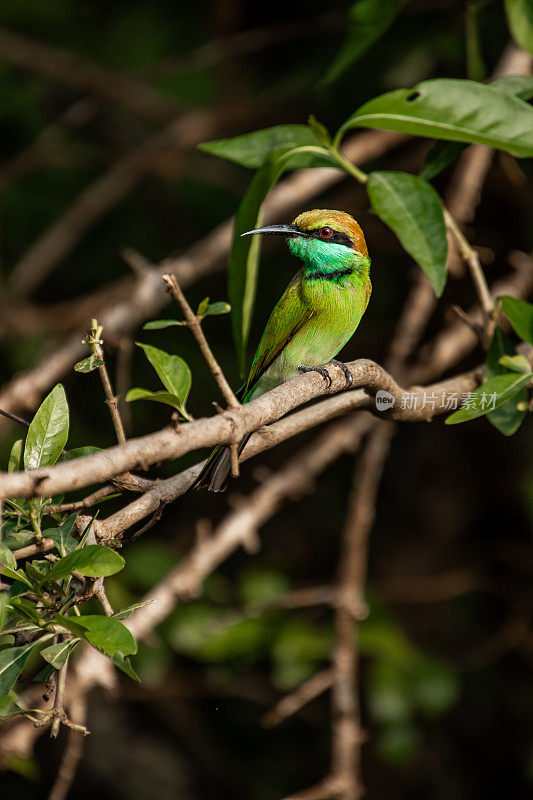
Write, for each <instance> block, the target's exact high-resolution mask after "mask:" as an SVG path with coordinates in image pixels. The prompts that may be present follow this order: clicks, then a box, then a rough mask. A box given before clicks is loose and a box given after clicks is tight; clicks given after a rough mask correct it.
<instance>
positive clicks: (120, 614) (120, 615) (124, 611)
mask: <svg viewBox="0 0 533 800" xmlns="http://www.w3.org/2000/svg"><path fill="white" fill-rule="evenodd" d="M152 603H153V600H144V601H143V602H140V603H132V604H131V606H126V608H121V609H120V611H115V613H114V614H112V615H111V616H112V617H113V619H128V617H131V615H132V614H133V612H134V611H137V609H138V608H143V607H144V606H149V605H151V604H152Z"/></svg>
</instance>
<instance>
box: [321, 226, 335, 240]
mask: <svg viewBox="0 0 533 800" xmlns="http://www.w3.org/2000/svg"><path fill="white" fill-rule="evenodd" d="M332 234H333V231H332V230H331V228H322V229H321V231H320V235H321V236H322V238H323V239H329V238H330V236H331V235H332Z"/></svg>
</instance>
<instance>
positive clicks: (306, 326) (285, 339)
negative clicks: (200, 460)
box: [195, 209, 372, 492]
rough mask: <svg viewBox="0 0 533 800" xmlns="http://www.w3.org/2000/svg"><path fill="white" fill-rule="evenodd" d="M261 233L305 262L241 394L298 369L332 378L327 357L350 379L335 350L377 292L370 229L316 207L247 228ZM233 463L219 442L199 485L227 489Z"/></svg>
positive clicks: (251, 395) (245, 397)
mask: <svg viewBox="0 0 533 800" xmlns="http://www.w3.org/2000/svg"><path fill="white" fill-rule="evenodd" d="M257 233H270V234H278V235H281V236H285V237H286V241H287V245H288V247H289V250H290V251H291V253H292V254H293V255H295V256H296V257H297V258H299V259H300V260H301V262H302V266H301V268H300V269H299V270H298V272H297V273H296V275H295V276H294V278H293V279H292V281H291V282H290V283H289V285H288V286H287V288H286V290H285V292H284V294H283V296H282V298H281V299H280V301H279V302H278V304H277V305H276V307H275V308H274V310H273V312H272V314H271V315H270V318H269V320H268V322H267V324H266V327H265V330H264V332H263V335H262V337H261V341H260V342H259V347H258V348H257V351H256V354H255V356H254V360H253V362H252V366H251V369H250V374H249V375H248V378H247V380H246V383H245V384H244V385H243V386H242V388H241V389H240V391H239V393H238V396H239V398H240V399H241V401H242V402H243V403H247V402H248V401H249V400H253V399H255V398H256V397H259V396H260V395H262V394H264V393H265V392H268V390H269V389H273V388H274V386H278V385H279V384H280V383H284V382H285V381H288V380H289V379H290V378H294V377H295V376H296V375H298V373H299V372H310V371H313V370H314V371H317V372H319V373H320V374H321V375H322V377H323V378H324V380H325V381H326V382H327V383H328V385H330V384H331V378H330V377H329V374H328V371H327V369H326V365H327V364H336V365H337V366H338V367H340V368H341V369H342V370H343V371H344V374H345V375H346V382H347V385H348V386H349V385H351V383H352V376H351V373H350V371H349V370H348V369H347V368H346V367H345V365H344V364H342V363H341V362H340V361H336V360H335V356H336V355H337V353H338V352H339V350H341V349H342V348H343V347H344V345H345V344H346V342H347V341H348V340H349V339H350V338H351V337H352V335H353V333H354V332H355V330H356V328H357V326H358V325H359V322H360V321H361V318H362V316H363V314H364V313H365V310H366V307H367V305H368V301H369V300H370V294H371V292H372V284H371V283H370V276H369V273H370V259H369V257H368V250H367V247H366V242H365V237H364V236H363V231H362V230H361V228H360V227H359V225H358V223H357V222H356V221H355V220H354V219H353V217H351V216H350V215H349V214H346V213H345V212H343V211H328V210H321V209H315V210H314V211H305V212H304V213H303V214H300V216H298V217H296V219H295V220H294V222H293V223H292V224H291V225H267V226H266V227H264V228H257V229H256V230H253V231H247V232H246V233H243V234H242V235H243V236H251V235H252V234H257ZM248 438H249V436H247V437H245V439H243V441H242V442H241V443H240V445H239V453H241V452H242V450H243V448H244V446H245V444H246V442H247V440H248ZM229 469H230V456H229V449H228V448H227V447H225V446H224V445H219V446H218V447H216V448H215V449H214V450H213V452H212V454H211V456H210V458H209V459H208V461H207V464H206V465H205V467H204V469H203V471H202V473H201V474H200V476H199V478H198V480H197V482H196V484H195V485H196V486H206V485H207V486H209V489H211V490H212V491H215V492H219V491H223V490H224V488H225V485H226V480H227V476H228V473H229Z"/></svg>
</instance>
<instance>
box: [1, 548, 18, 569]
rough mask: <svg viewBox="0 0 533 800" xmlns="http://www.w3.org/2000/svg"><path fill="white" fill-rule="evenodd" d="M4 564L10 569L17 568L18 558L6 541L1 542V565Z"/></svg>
mask: <svg viewBox="0 0 533 800" xmlns="http://www.w3.org/2000/svg"><path fill="white" fill-rule="evenodd" d="M4 565H5V566H6V567H9V568H10V569H16V568H17V560H16V558H15V556H14V555H13V553H12V552H11V550H10V549H9V548H8V546H7V545H6V544H4V542H0V567H1V566H4Z"/></svg>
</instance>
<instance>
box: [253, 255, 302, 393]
mask: <svg viewBox="0 0 533 800" xmlns="http://www.w3.org/2000/svg"><path fill="white" fill-rule="evenodd" d="M301 280H302V274H301V271H300V272H297V273H296V275H295V276H294V278H293V279H292V281H291V282H290V283H289V285H288V286H287V288H286V290H285V292H284V293H283V296H282V297H281V299H280V300H279V302H278V303H277V305H276V307H275V308H274V310H273V311H272V314H271V315H270V318H269V320H268V322H267V324H266V327H265V330H264V331H263V335H262V337H261V341H260V342H259V347H258V348H257V352H256V354H255V356H254V360H253V362H252V366H251V369H250V374H249V375H248V379H247V381H246V383H245V384H244V386H243V387H242V389H241V390H240V392H239V395H240V396H241V397H243V398H245V397H246V395H247V394H248V392H249V391H250V390H251V389H253V387H254V385H255V384H256V383H257V381H258V380H259V378H260V377H261V375H263V374H264V373H265V372H266V370H267V369H268V368H269V367H270V365H271V364H272V363H273V362H274V361H275V360H276V358H277V357H278V356H279V354H280V353H281V352H282V351H283V350H284V349H285V348H286V347H287V345H288V343H289V342H290V340H291V339H292V337H293V336H294V335H295V334H296V333H297V331H299V330H300V328H301V327H302V325H304V324H305V323H306V322H307V321H308V320H309V319H311V317H312V316H313V312H312V311H311V310H309V309H308V308H306V306H305V305H304V304H303V302H302V299H301V296H300V291H299V288H300V284H301Z"/></svg>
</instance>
